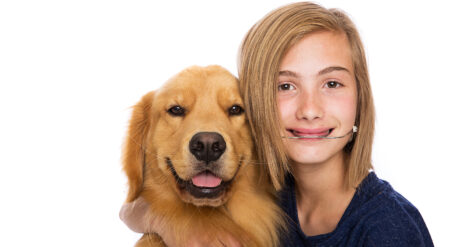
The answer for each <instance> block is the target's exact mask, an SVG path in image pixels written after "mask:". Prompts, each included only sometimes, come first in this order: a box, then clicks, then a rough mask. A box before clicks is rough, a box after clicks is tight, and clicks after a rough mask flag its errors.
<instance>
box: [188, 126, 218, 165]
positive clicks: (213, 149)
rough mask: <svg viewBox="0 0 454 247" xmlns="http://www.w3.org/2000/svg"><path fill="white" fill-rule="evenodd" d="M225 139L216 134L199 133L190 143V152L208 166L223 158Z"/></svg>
mask: <svg viewBox="0 0 454 247" xmlns="http://www.w3.org/2000/svg"><path fill="white" fill-rule="evenodd" d="M225 147H226V144H225V141H224V138H223V137H222V136H221V135H220V134H218V133H216V132H199V133H197V134H195V135H194V136H193V137H192V139H191V141H190V142H189V150H191V153H192V154H193V155H194V156H195V157H196V158H197V159H198V160H200V161H205V162H206V163H207V164H208V163H209V162H210V161H215V160H217V159H219V157H221V155H222V154H223V153H224V151H225Z"/></svg>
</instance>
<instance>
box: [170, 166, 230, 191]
mask: <svg viewBox="0 0 454 247" xmlns="http://www.w3.org/2000/svg"><path fill="white" fill-rule="evenodd" d="M166 162H167V165H168V166H169V168H170V170H171V172H172V174H173V176H174V178H175V180H176V182H177V185H178V187H179V188H180V189H181V190H186V191H187V192H189V193H190V194H191V195H192V196H194V197H195V198H208V199H214V198H217V197H219V196H221V195H222V194H223V193H224V192H225V191H226V190H227V189H228V188H229V186H230V184H231V182H232V180H233V179H231V180H229V181H224V180H222V179H221V178H220V177H218V176H217V175H215V174H214V173H212V172H211V171H209V170H205V171H202V172H200V173H198V174H196V175H195V176H194V177H192V178H191V179H190V180H183V179H182V178H180V177H179V176H178V174H177V173H176V171H175V168H174V167H173V164H172V161H171V160H170V159H169V158H166Z"/></svg>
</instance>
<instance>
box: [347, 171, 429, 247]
mask: <svg viewBox="0 0 454 247" xmlns="http://www.w3.org/2000/svg"><path fill="white" fill-rule="evenodd" d="M350 206H351V207H352V209H351V212H350V217H348V218H351V220H352V222H351V223H352V224H354V228H359V229H360V231H361V232H362V234H361V235H363V236H364V241H365V242H368V243H370V244H371V245H373V244H375V245H377V246H433V243H432V239H431V237H430V234H429V231H428V229H427V226H426V224H425V223H424V220H423V218H422V216H421V214H420V213H419V211H418V209H417V208H416V207H415V206H414V205H413V204H412V203H411V202H410V201H408V200H407V199H406V198H405V197H403V196H402V195H401V194H400V193H398V192H397V191H395V190H394V189H393V187H392V186H391V185H390V184H389V183H388V182H386V181H384V180H381V179H379V178H378V177H377V176H376V175H375V173H374V172H371V173H370V174H369V175H368V176H367V177H366V178H365V179H364V181H363V182H362V183H361V185H360V186H359V187H358V189H357V192H356V195H355V197H354V198H353V200H352V202H351V205H350ZM346 213H347V212H346ZM347 225H348V223H347ZM367 245H368V244H366V246H367Z"/></svg>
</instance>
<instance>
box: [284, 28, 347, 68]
mask: <svg viewBox="0 0 454 247" xmlns="http://www.w3.org/2000/svg"><path fill="white" fill-rule="evenodd" d="M328 67H342V68H345V69H346V70H347V71H350V72H353V62H352V52H351V48H350V43H349V41H348V39H347V37H346V35H345V34H344V33H339V32H329V31H324V32H316V33H313V34H309V35H307V36H305V37H303V38H302V39H301V40H299V41H298V42H297V43H296V44H294V45H293V46H292V47H291V48H290V49H289V51H288V52H287V54H286V55H285V56H284V58H283V59H282V61H281V64H280V70H281V71H282V70H290V71H299V72H300V73H319V72H322V71H323V70H324V69H326V68H328Z"/></svg>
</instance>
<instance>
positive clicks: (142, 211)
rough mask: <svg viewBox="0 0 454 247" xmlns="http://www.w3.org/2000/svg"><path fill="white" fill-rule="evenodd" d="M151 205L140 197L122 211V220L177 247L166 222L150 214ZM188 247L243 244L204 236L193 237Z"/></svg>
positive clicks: (140, 231)
mask: <svg viewBox="0 0 454 247" xmlns="http://www.w3.org/2000/svg"><path fill="white" fill-rule="evenodd" d="M148 209H149V204H148V203H147V202H146V201H145V200H144V199H143V198H142V197H138V198H137V199H136V200H135V201H133V202H130V203H125V204H123V206H122V207H121V209H120V219H121V220H122V221H123V222H124V223H125V224H126V226H128V227H129V229H131V230H133V231H134V232H137V233H156V234H158V235H159V236H160V237H161V238H162V240H163V241H164V242H165V243H166V245H167V246H169V247H176V246H177V245H176V243H175V238H174V237H173V236H170V235H171V234H170V233H171V231H170V230H166V225H165V224H164V221H163V220H161V219H158V218H157V217H156V216H154V215H153V213H152V212H150V210H148ZM185 246H188V247H205V246H210V247H224V246H228V247H240V246H241V244H240V243H239V242H238V241H237V240H236V239H234V238H233V237H232V236H230V235H229V234H227V233H226V234H222V235H221V234H220V235H218V237H217V239H216V241H209V240H208V239H207V238H205V237H204V236H192V237H191V238H190V239H189V240H188V243H186V244H185Z"/></svg>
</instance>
